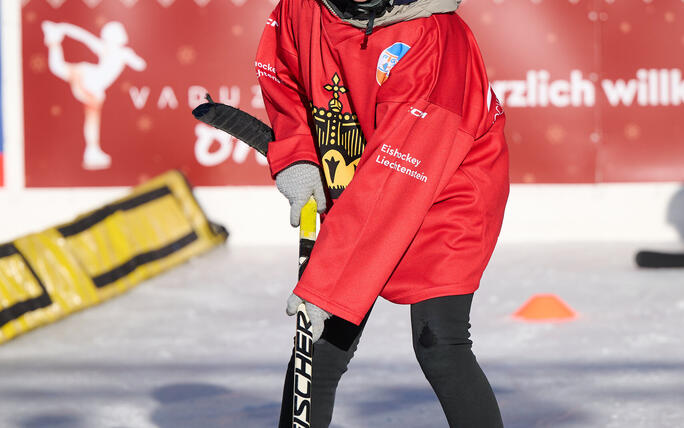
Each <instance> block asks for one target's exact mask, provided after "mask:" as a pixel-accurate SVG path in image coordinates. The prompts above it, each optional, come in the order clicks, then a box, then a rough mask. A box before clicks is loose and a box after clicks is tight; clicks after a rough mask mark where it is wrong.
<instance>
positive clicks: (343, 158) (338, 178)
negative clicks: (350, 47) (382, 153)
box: [311, 73, 366, 199]
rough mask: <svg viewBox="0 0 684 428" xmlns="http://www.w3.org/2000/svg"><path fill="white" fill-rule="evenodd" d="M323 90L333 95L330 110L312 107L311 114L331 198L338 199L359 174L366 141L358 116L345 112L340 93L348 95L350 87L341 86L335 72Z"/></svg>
mask: <svg viewBox="0 0 684 428" xmlns="http://www.w3.org/2000/svg"><path fill="white" fill-rule="evenodd" d="M323 88H324V89H325V90H326V91H328V92H332V98H331V99H330V101H329V102H328V108H327V109H326V108H323V107H316V106H314V105H313V103H312V104H311V114H312V117H313V122H314V126H315V131H316V134H315V135H316V139H317V141H318V149H319V156H320V160H321V167H322V168H323V172H324V174H325V179H326V182H327V185H328V188H329V189H330V197H331V198H332V199H336V198H337V197H339V196H340V194H342V191H343V190H344V189H345V188H346V187H347V186H348V185H349V183H350V182H351V180H352V177H354V172H356V166H357V165H358V163H359V159H360V158H361V154H362V153H363V149H364V147H365V146H366V139H365V138H364V136H363V132H361V126H360V124H359V122H358V119H357V116H356V114H354V113H353V112H344V111H343V110H344V104H343V103H342V101H341V100H340V94H345V93H347V88H346V87H345V86H343V85H341V84H340V77H339V75H338V74H337V73H335V74H334V75H333V77H332V79H331V83H328V84H326V85H325V86H323Z"/></svg>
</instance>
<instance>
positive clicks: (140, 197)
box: [0, 171, 228, 344]
mask: <svg viewBox="0 0 684 428" xmlns="http://www.w3.org/2000/svg"><path fill="white" fill-rule="evenodd" d="M227 236H228V233H227V232H226V230H225V229H224V228H223V227H221V226H217V225H215V224H213V223H211V222H209V221H208V220H207V218H206V217H205V215H204V213H203V212H202V210H201V208H200V207H199V205H198V204H197V201H196V200H195V198H194V196H193V194H192V191H191V189H190V186H189V184H188V182H187V181H186V179H185V177H184V176H183V175H182V174H181V173H180V172H178V171H170V172H167V173H165V174H163V175H161V176H159V177H156V178H154V179H152V180H150V181H148V182H146V183H144V184H142V185H140V186H138V187H136V188H135V189H133V191H132V192H131V194H130V195H129V196H127V197H126V198H123V199H120V200H117V201H115V202H112V203H111V204H108V205H106V206H104V207H102V208H100V209H97V210H95V211H92V212H89V213H86V214H84V215H81V216H79V217H78V218H76V219H75V220H74V221H72V222H71V223H67V224H63V225H60V226H57V227H53V228H50V229H47V230H45V231H43V232H40V233H34V234H31V235H28V236H24V237H21V238H19V239H16V240H14V241H13V242H10V243H7V244H0V344H1V343H3V342H5V341H7V340H9V339H11V338H13V337H15V336H17V335H19V334H21V333H24V332H26V331H28V330H30V329H32V328H35V327H38V326H40V325H43V324H47V323H50V322H53V321H55V320H57V319H59V318H61V317H64V316H66V315H68V314H70V313H72V312H75V311H78V310H80V309H83V308H86V307H88V306H92V305H95V304H97V303H100V302H102V301H103V300H106V299H109V298H110V297H113V296H116V295H117V294H120V293H123V292H124V291H126V290H128V289H129V288H131V287H133V286H134V285H136V284H138V283H139V282H141V281H143V280H145V279H147V278H150V277H151V276H154V275H156V274H158V273H160V272H162V271H164V270H167V269H169V268H171V267H173V266H176V265H178V264H180V263H182V262H184V261H186V260H188V259H189V258H190V257H193V256H195V255H197V254H200V253H202V252H204V251H206V250H208V249H210V248H212V247H214V246H215V245H217V244H220V243H222V242H224V241H225V240H226V238H227Z"/></svg>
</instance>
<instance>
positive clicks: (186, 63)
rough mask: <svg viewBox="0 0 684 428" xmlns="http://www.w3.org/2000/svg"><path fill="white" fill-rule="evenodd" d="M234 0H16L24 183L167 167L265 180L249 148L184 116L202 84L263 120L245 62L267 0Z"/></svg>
mask: <svg viewBox="0 0 684 428" xmlns="http://www.w3.org/2000/svg"><path fill="white" fill-rule="evenodd" d="M243 3H244V1H238V0H235V2H231V1H227V0H226V1H199V0H198V1H191V0H182V1H180V0H178V1H172V0H144V1H143V0H140V1H134V0H121V1H120V0H102V1H97V0H87V1H85V0H69V1H63V0H50V1H44V0H31V1H29V2H28V3H26V4H25V5H24V7H23V9H22V26H23V28H22V29H23V31H22V33H23V70H24V117H25V151H26V183H27V186H31V187H35V186H39V187H42V186H106V185H131V184H134V183H137V182H139V181H140V180H143V179H145V178H147V177H150V176H152V175H155V174H158V173H160V172H162V171H165V170H167V169H169V168H179V169H181V170H182V171H184V172H185V173H186V174H187V176H188V177H189V180H190V182H191V183H193V184H195V185H225V184H231V185H242V184H268V183H271V182H272V181H271V178H270V176H269V173H268V169H267V168H266V167H265V166H264V165H263V164H262V163H263V160H262V162H261V163H260V162H258V160H257V157H256V154H255V153H256V152H254V151H253V150H249V151H248V150H247V148H246V146H244V145H243V144H242V143H240V144H236V143H235V140H233V139H228V138H227V135H225V134H221V133H220V132H219V131H215V132H214V130H213V129H211V128H208V127H207V126H206V125H203V124H200V123H198V122H197V121H196V120H195V119H194V118H193V117H192V114H191V110H192V108H193V107H195V106H196V105H197V104H199V103H200V102H202V97H203V96H204V92H205V90H207V91H209V92H210V93H211V95H212V96H213V98H214V100H215V101H221V102H224V103H227V104H231V105H235V106H239V107H240V108H242V109H244V110H246V111H247V112H250V113H252V114H255V115H257V116H259V117H261V118H263V119H265V118H266V116H265V111H264V109H263V107H262V101H261V96H260V93H259V92H258V89H257V86H256V77H255V75H254V66H253V63H254V52H255V50H256V46H257V43H258V40H259V37H260V34H261V31H262V29H263V26H264V24H265V22H266V18H267V17H268V15H269V13H270V11H271V10H272V8H273V4H272V3H270V2H268V1H260V2H250V3H249V5H247V4H243ZM116 22H118V23H120V24H111V23H116ZM125 39H127V41H126V42H125V43H123V42H122V41H123V40H125Z"/></svg>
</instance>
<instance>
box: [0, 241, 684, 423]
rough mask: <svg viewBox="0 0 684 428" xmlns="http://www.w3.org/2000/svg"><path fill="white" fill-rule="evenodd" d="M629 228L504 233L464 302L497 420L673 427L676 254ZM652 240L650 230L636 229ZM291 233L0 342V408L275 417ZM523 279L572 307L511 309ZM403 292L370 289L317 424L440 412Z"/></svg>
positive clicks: (122, 417) (679, 342)
mask: <svg viewBox="0 0 684 428" xmlns="http://www.w3.org/2000/svg"><path fill="white" fill-rule="evenodd" d="M640 246H642V245H641V244H631V243H625V242H621V243H614V244H611V243H605V242H604V243H589V242H587V243H579V242H575V243H567V244H562V243H545V244H523V243H511V244H504V245H501V246H500V247H499V248H498V249H497V251H496V252H495V255H494V257H493V259H492V263H491V264H490V267H489V268H488V270H487V272H486V274H485V278H484V279H483V282H482V287H481V290H480V291H479V292H478V293H477V294H476V298H475V302H474V306H473V312H472V324H473V328H472V333H473V339H474V343H475V345H474V350H475V353H476V355H477V356H478V359H479V361H480V363H481V365H482V366H483V368H484V370H485V372H486V373H487V375H488V377H489V380H490V382H491V383H492V385H493V387H494V390H495V392H496V395H497V397H498V399H499V403H500V406H501V409H502V413H503V417H504V421H505V425H506V427H508V428H541V427H549V428H570V427H572V428H579V427H582V428H589V427H591V428H594V427H606V428H627V427H629V428H662V427H671V428H677V427H684V340H683V339H682V337H683V336H684V335H683V334H682V329H683V327H684V270H676V269H672V270H657V271H646V270H638V269H636V268H635V267H634V265H633V254H634V251H635V250H636V249H637V248H638V247H640ZM651 247H655V248H657V247H658V246H657V245H655V244H654V245H651ZM296 259H297V249H296V247H295V246H294V245H293V246H291V247H266V246H264V247H243V246H234V245H232V244H230V242H229V244H228V245H227V246H226V247H223V248H219V249H217V250H214V251H212V252H211V253H208V254H206V255H204V256H201V257H199V258H196V259H194V260H192V261H190V262H189V263H187V264H185V265H183V266H182V267H180V268H177V269H175V270H173V271H171V272H169V273H167V274H164V275H161V276H159V277H157V278H155V279H153V280H151V281H148V282H146V283H143V284H141V285H139V286H138V287H137V288H135V289H133V290H132V291H130V292H129V293H127V294H126V295H124V296H121V297H118V298H115V299H113V300H110V301H108V302H106V303H104V304H102V305H101V306H99V307H94V308H90V309H87V310H85V311H83V312H80V313H77V314H74V315H72V316H70V317H68V318H66V319H64V320H62V321H60V322H57V323H55V324H52V325H49V326H46V327H42V328H40V329H38V330H35V331H33V332H29V333H27V334H25V335H23V336H20V337H18V338H17V339H15V340H12V341H10V342H8V343H6V344H4V345H2V346H0V426H1V427H3V428H5V427H21V428H38V427H41V428H42V427H53V428H58V427H69V428H124V427H126V428H129V427H130V428H132V427H135V428H147V427H161V428H172V427H174V428H176V427H177V428H188V427H198V428H213V427H240V428H249V427H254V428H257V427H258V428H264V427H275V426H276V422H275V421H276V419H277V415H278V411H279V399H280V393H281V386H282V379H283V375H284V369H285V366H286V363H287V360H288V358H289V352H290V346H291V343H292V327H293V322H292V319H291V318H288V317H286V315H285V314H284V306H285V299H286V298H287V296H288V293H289V291H290V289H291V288H292V286H293V285H294V278H295V276H296V267H295V264H296ZM535 293H555V294H557V295H558V296H560V297H561V298H562V299H564V300H565V301H566V302H567V303H568V304H569V305H570V306H571V307H572V308H573V309H575V310H576V311H577V312H579V313H580V317H579V318H578V319H577V320H575V321H571V322H567V323H560V324H528V323H522V322H519V321H514V320H512V319H511V318H510V314H511V313H513V312H514V311H515V310H516V309H517V308H518V307H519V306H520V305H522V304H523V303H524V302H525V301H526V300H527V299H528V298H529V297H530V296H532V295H533V294H535ZM407 309H408V308H407V307H402V306H395V305H392V304H389V303H387V302H384V301H381V302H379V303H378V304H377V305H376V307H375V309H374V313H373V315H372V316H371V318H370V321H369V323H368V326H367V328H366V331H365V333H364V337H363V339H362V342H361V345H360V347H359V350H358V352H357V356H356V358H355V359H354V360H353V361H352V363H351V365H350V370H349V372H348V373H347V374H346V375H345V377H344V378H343V380H342V382H341V385H340V388H339V391H338V400H337V406H336V411H335V415H334V420H333V426H334V427H338V428H342V427H344V428H365V427H372V428H389V427H391V428H400V427H412V428H427V427H446V426H447V423H446V420H445V419H444V417H443V415H442V412H441V410H440V408H439V405H438V403H437V400H436V398H435V397H434V395H433V393H432V391H431V390H430V388H429V385H428V383H427V382H426V381H425V379H424V378H423V376H422V374H421V372H420V369H419V367H418V365H417V363H416V361H415V359H414V356H413V353H412V349H411V342H410V329H409V316H408V310H407Z"/></svg>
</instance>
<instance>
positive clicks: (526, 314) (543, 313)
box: [513, 294, 577, 322]
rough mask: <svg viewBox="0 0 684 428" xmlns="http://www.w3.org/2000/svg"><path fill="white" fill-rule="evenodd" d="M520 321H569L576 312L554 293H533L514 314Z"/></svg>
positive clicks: (575, 315) (574, 316) (575, 316)
mask: <svg viewBox="0 0 684 428" xmlns="http://www.w3.org/2000/svg"><path fill="white" fill-rule="evenodd" d="M513 318H516V319H519V320H521V321H528V322H529V321H532V322H534V321H538V322H539V321H541V322H554V321H570V320H573V319H575V318H577V313H576V312H575V311H573V310H572V308H570V306H568V305H567V304H566V303H565V302H564V301H563V300H561V299H560V297H558V296H556V295H555V294H535V295H534V296H532V297H531V298H530V299H529V300H528V301H527V302H525V304H524V305H522V306H521V307H520V309H518V310H517V311H516V312H515V313H514V314H513Z"/></svg>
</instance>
